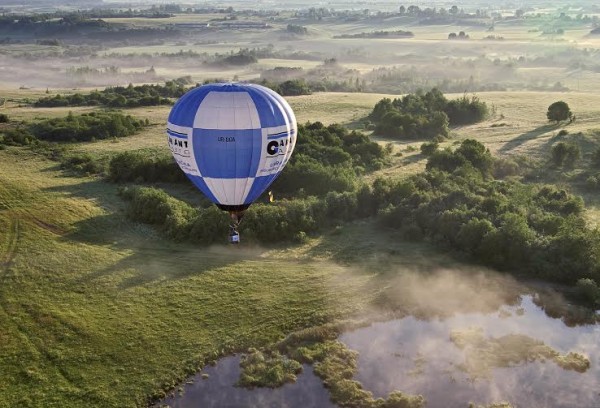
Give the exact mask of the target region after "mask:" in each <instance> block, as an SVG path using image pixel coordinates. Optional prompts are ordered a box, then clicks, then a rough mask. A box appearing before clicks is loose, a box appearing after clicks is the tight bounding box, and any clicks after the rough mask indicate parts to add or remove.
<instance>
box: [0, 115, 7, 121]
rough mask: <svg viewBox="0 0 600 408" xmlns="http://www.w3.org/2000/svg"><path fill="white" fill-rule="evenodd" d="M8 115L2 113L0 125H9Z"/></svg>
mask: <svg viewBox="0 0 600 408" xmlns="http://www.w3.org/2000/svg"><path fill="white" fill-rule="evenodd" d="M7 122H8V115H7V114H6V113H0V123H7Z"/></svg>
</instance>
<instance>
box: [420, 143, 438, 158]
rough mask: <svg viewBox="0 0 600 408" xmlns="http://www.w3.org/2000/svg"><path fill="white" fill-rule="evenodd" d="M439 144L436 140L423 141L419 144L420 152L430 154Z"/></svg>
mask: <svg viewBox="0 0 600 408" xmlns="http://www.w3.org/2000/svg"><path fill="white" fill-rule="evenodd" d="M438 146H439V144H438V143H436V142H429V143H423V144H422V145H421V153H422V154H423V155H425V156H431V155H432V154H433V153H434V152H435V151H436V150H437V149H438Z"/></svg>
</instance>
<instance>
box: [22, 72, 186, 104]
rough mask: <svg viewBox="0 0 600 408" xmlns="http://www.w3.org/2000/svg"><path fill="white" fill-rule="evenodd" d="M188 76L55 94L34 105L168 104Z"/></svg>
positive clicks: (184, 90) (177, 96)
mask: <svg viewBox="0 0 600 408" xmlns="http://www.w3.org/2000/svg"><path fill="white" fill-rule="evenodd" d="M191 83H192V80H191V78H190V77H181V78H177V79H174V80H172V81H167V82H165V84H164V85H158V84H156V85H148V84H145V85H136V86H134V85H133V84H129V86H114V87H108V88H106V89H103V90H101V91H92V92H91V93H89V94H80V93H76V94H72V95H60V94H59V95H54V96H47V97H43V98H40V99H38V100H37V101H36V102H34V104H33V106H34V107H45V108H53V107H65V106H105V107H109V108H133V107H138V106H155V105H171V104H173V99H172V98H179V97H181V96H182V95H183V94H184V93H186V92H187V91H188V90H189V84H191Z"/></svg>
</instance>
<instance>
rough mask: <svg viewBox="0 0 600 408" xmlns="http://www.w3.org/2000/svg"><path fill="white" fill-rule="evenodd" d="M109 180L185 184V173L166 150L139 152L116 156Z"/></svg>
mask: <svg viewBox="0 0 600 408" xmlns="http://www.w3.org/2000/svg"><path fill="white" fill-rule="evenodd" d="M108 178H109V180H111V181H114V182H132V181H134V182H136V183H143V182H146V183H154V182H159V181H160V182H170V183H174V182H185V181H188V179H187V177H186V176H185V173H184V172H183V171H182V170H181V169H180V168H179V166H178V165H177V163H176V162H175V160H174V159H173V157H172V156H171V153H170V152H169V151H166V150H161V151H160V152H157V151H155V150H137V151H131V152H123V153H119V154H117V155H115V156H114V157H113V158H112V159H111V161H110V164H109V170H108Z"/></svg>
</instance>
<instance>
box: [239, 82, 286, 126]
mask: <svg viewBox="0 0 600 408" xmlns="http://www.w3.org/2000/svg"><path fill="white" fill-rule="evenodd" d="M248 93H249V94H250V97H251V98H252V101H253V102H254V105H256V110H257V111H258V116H259V118H260V125H261V126H262V127H276V126H283V125H285V124H286V120H285V119H286V118H285V116H284V112H282V111H281V109H280V108H279V106H278V105H277V104H276V103H275V100H274V99H273V97H272V96H271V95H269V94H267V93H266V92H264V91H261V90H259V89H252V90H251V91H249V92H248Z"/></svg>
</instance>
